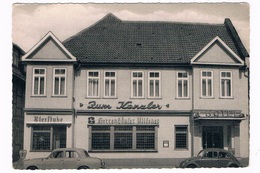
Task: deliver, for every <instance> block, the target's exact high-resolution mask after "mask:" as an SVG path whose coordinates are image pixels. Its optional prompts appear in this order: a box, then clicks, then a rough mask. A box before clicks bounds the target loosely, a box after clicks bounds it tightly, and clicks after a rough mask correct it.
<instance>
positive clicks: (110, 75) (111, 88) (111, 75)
mask: <svg viewBox="0 0 260 173" xmlns="http://www.w3.org/2000/svg"><path fill="white" fill-rule="evenodd" d="M104 85H105V87H104V96H105V97H115V96H116V72H111V71H106V72H104Z"/></svg>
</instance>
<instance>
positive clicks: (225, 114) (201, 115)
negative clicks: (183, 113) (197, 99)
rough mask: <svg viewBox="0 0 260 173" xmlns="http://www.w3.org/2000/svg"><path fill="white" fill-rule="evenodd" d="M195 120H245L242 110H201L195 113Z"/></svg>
mask: <svg viewBox="0 0 260 173" xmlns="http://www.w3.org/2000/svg"><path fill="white" fill-rule="evenodd" d="M193 117H194V119H209V118H211V119H214V118H216V119H219V118H222V119H225V118H244V117H245V116H244V114H243V113H242V111H241V110H199V111H194V112H193Z"/></svg>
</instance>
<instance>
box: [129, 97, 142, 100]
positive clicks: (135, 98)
mask: <svg viewBox="0 0 260 173" xmlns="http://www.w3.org/2000/svg"><path fill="white" fill-rule="evenodd" d="M130 99H134V100H137V99H145V98H144V97H130Z"/></svg>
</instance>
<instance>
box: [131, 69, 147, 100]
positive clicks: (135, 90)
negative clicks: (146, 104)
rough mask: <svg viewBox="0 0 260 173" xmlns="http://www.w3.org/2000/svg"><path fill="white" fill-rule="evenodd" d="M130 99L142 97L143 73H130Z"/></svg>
mask: <svg viewBox="0 0 260 173" xmlns="http://www.w3.org/2000/svg"><path fill="white" fill-rule="evenodd" d="M131 84H132V97H133V98H142V97H144V75H143V72H132V82H131Z"/></svg>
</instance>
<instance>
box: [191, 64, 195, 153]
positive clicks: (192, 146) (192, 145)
mask: <svg viewBox="0 0 260 173" xmlns="http://www.w3.org/2000/svg"><path fill="white" fill-rule="evenodd" d="M191 72H192V98H191V100H192V101H191V103H192V107H191V117H190V124H191V156H194V120H193V111H194V88H195V85H194V68H193V66H192V67H191Z"/></svg>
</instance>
